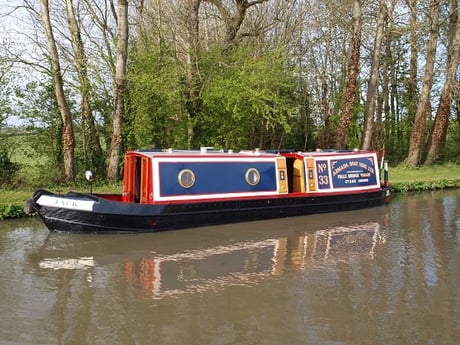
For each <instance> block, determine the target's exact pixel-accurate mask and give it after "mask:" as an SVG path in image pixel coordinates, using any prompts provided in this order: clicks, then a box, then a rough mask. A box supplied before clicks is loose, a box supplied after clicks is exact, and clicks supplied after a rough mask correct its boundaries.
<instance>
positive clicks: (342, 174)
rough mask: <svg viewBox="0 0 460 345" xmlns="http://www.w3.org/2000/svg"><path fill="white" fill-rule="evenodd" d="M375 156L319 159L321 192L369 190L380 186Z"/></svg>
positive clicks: (318, 177) (318, 171) (318, 176)
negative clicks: (355, 189)
mask: <svg viewBox="0 0 460 345" xmlns="http://www.w3.org/2000/svg"><path fill="white" fill-rule="evenodd" d="M375 163H376V160H375V157H374V156H362V157H345V158H337V159H317V160H316V171H317V183H318V188H319V189H320V190H323V191H324V190H328V189H341V188H345V189H349V188H362V187H364V188H367V187H376V186H378V171H377V167H376V164H375Z"/></svg>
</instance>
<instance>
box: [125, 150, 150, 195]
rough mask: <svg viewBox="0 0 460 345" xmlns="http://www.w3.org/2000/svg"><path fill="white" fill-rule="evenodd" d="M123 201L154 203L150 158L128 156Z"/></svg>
mask: <svg viewBox="0 0 460 345" xmlns="http://www.w3.org/2000/svg"><path fill="white" fill-rule="evenodd" d="M123 201H124V202H134V203H141V204H148V203H152V201H153V190H152V164H151V160H150V158H149V157H144V156H137V155H127V156H126V158H125V165H124V174H123Z"/></svg>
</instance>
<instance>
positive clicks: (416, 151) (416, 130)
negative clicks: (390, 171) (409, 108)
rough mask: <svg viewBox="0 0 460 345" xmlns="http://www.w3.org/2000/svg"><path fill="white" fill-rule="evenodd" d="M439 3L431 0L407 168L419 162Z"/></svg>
mask: <svg viewBox="0 0 460 345" xmlns="http://www.w3.org/2000/svg"><path fill="white" fill-rule="evenodd" d="M439 3H440V0H432V2H431V8H430V20H431V26H430V37H429V39H428V43H427V52H426V64H425V74H424V76H423V85H422V92H421V94H420V102H419V104H418V107H417V113H416V114H415V123H414V126H413V128H412V132H411V136H410V142H409V153H408V155H407V158H406V164H407V165H408V166H412V167H415V166H416V165H417V164H418V163H419V160H420V153H421V147H422V142H423V137H424V135H425V124H426V117H427V113H428V109H429V105H430V91H431V87H432V85H433V73H434V62H435V57H436V46H437V42H438V36H439Z"/></svg>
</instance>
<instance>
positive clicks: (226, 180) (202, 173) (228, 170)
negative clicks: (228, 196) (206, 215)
mask: <svg viewBox="0 0 460 345" xmlns="http://www.w3.org/2000/svg"><path fill="white" fill-rule="evenodd" d="M250 168H255V169H257V170H258V171H259V173H260V182H259V183H258V184H257V185H255V186H251V185H249V184H248V183H247V182H246V180H245V175H246V172H247V170H248V169H250ZM183 169H190V170H191V171H193V173H194V174H195V184H194V185H193V186H192V187H191V188H183V187H182V186H181V185H180V184H179V181H178V175H179V173H180V171H181V170H183ZM159 173H160V195H161V196H162V197H166V196H173V195H174V196H177V195H193V194H220V193H242V192H262V191H276V190H277V187H276V169H275V163H274V162H256V163H254V162H212V163H206V162H200V163H188V162H180V163H169V162H161V163H159Z"/></svg>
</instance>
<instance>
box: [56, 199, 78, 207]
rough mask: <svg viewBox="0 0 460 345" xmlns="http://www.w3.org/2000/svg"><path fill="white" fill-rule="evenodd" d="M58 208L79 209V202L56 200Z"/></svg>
mask: <svg viewBox="0 0 460 345" xmlns="http://www.w3.org/2000/svg"><path fill="white" fill-rule="evenodd" d="M54 204H55V205H56V206H63V207H74V208H77V207H78V202H77V201H76V200H64V199H56V201H55V202H54Z"/></svg>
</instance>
